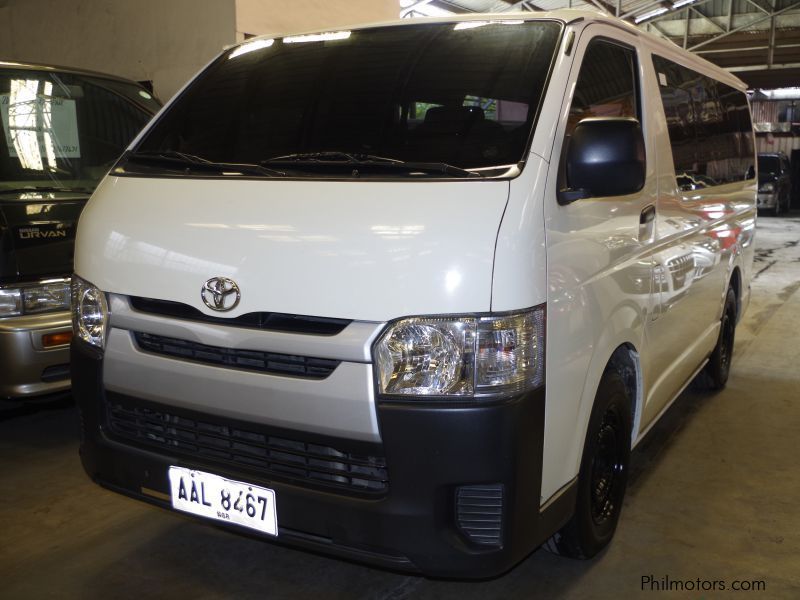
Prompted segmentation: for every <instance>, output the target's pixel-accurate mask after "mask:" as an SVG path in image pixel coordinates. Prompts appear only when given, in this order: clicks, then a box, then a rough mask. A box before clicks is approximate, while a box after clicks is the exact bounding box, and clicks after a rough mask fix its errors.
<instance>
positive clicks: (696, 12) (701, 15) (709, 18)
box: [689, 6, 727, 33]
mask: <svg viewBox="0 0 800 600" xmlns="http://www.w3.org/2000/svg"><path fill="white" fill-rule="evenodd" d="M689 10H690V11H691V12H693V13H694V14H696V15H697V16H698V17H700V18H701V19H703V20H704V21H707V22H709V23H711V24H712V25H713V26H714V27H716V28H717V29H718V30H719V31H720V32H722V33H725V32H726V31H727V30H726V29H725V28H724V27H722V26H721V25H720V24H719V23H717V22H716V21H715V20H714V19H712V18H711V17H709V16H708V15H706V14H703V13H701V12H700V11H699V10H697V9H696V8H695V7H694V6H690V7H689Z"/></svg>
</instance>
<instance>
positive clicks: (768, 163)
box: [758, 155, 779, 175]
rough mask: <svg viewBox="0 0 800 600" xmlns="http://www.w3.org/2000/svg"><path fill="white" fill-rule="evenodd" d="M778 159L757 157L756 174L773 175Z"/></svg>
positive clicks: (775, 171)
mask: <svg viewBox="0 0 800 600" xmlns="http://www.w3.org/2000/svg"><path fill="white" fill-rule="evenodd" d="M778 170H779V169H778V157H777V156H763V155H762V156H759V157H758V172H759V173H760V174H761V175H775V173H777V172H778Z"/></svg>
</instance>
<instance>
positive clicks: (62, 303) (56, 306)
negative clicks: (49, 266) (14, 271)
mask: <svg viewBox="0 0 800 600" xmlns="http://www.w3.org/2000/svg"><path fill="white" fill-rule="evenodd" d="M69 303H70V301H69V279H45V280H42V281H39V282H36V283H27V284H24V285H20V286H18V287H13V286H12V287H2V286H0V318H2V317H17V316H20V315H37V314H41V313H48V312H58V311H66V310H69Z"/></svg>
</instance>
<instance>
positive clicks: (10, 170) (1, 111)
mask: <svg viewBox="0 0 800 600" xmlns="http://www.w3.org/2000/svg"><path fill="white" fill-rule="evenodd" d="M159 107H160V104H159V102H158V100H156V99H155V98H154V97H153V96H152V95H151V94H150V93H149V92H147V91H146V90H145V89H144V88H142V87H140V86H138V85H136V84H135V83H133V82H130V83H127V82H125V81H118V80H112V79H104V78H101V77H93V76H89V75H78V74H74V73H69V72H58V71H53V70H51V69H43V70H34V69H12V68H2V69H0V194H2V196H0V200H2V199H3V198H5V197H6V196H7V195H8V194H16V193H22V192H60V191H63V192H78V193H86V194H88V193H91V191H92V190H94V188H95V187H96V186H97V184H98V182H99V181H100V179H101V178H102V177H103V176H104V175H105V174H106V173H107V172H108V170H109V169H110V168H111V167H112V166H113V164H114V162H116V160H117V159H118V158H119V156H120V154H122V152H123V151H124V150H125V148H126V146H127V145H128V144H130V142H131V141H132V140H133V138H134V137H135V136H136V134H137V133H138V132H139V131H140V130H141V129H142V127H144V126H145V124H146V123H147V122H148V121H149V120H150V118H151V117H152V115H153V114H154V113H155V112H156V111H157V110H158V108H159Z"/></svg>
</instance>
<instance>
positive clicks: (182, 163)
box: [127, 150, 286, 177]
mask: <svg viewBox="0 0 800 600" xmlns="http://www.w3.org/2000/svg"><path fill="white" fill-rule="evenodd" d="M127 158H128V160H134V161H139V160H143V161H148V162H155V163H158V164H162V165H164V164H166V165H171V166H176V167H183V169H185V170H189V171H213V172H214V173H220V174H231V175H237V174H238V175H262V176H263V175H266V176H268V177H285V176H286V173H284V172H283V171H277V170H275V169H270V168H269V167H265V166H264V165H256V164H251V163H228V162H214V161H212V160H208V159H205V158H203V157H201V156H195V155H194V154H187V153H186V152H178V151H177V150H140V151H139V152H131V153H130V154H128V156H127Z"/></svg>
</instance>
